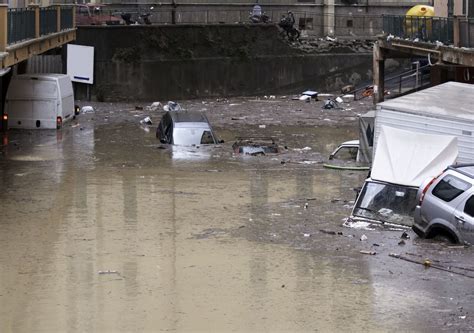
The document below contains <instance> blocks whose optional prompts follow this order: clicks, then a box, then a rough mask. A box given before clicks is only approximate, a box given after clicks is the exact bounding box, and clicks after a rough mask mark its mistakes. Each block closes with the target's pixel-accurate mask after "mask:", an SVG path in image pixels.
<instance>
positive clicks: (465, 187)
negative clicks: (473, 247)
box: [413, 164, 474, 244]
mask: <svg viewBox="0 0 474 333" xmlns="http://www.w3.org/2000/svg"><path fill="white" fill-rule="evenodd" d="M414 218H415V222H414V224H413V230H414V231H415V232H416V233H417V234H418V236H420V237H422V238H438V239H441V240H445V241H451V242H454V243H461V244H462V243H469V244H474V164H461V165H453V166H450V167H448V168H447V169H446V170H445V171H444V172H443V173H442V174H441V175H440V176H438V177H436V178H434V179H432V180H430V181H428V182H426V183H425V184H423V185H422V186H421V187H420V188H419V190H418V194H417V206H416V208H415V214H414Z"/></svg>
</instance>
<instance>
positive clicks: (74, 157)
mask: <svg viewBox="0 0 474 333" xmlns="http://www.w3.org/2000/svg"><path fill="white" fill-rule="evenodd" d="M128 130H129V129H126V128H125V129H124V128H123V127H114V126H110V127H103V128H100V130H97V129H96V130H95V131H93V130H92V129H86V130H84V131H75V130H73V129H71V130H70V131H69V132H65V133H64V134H63V137H62V139H61V140H60V141H59V142H58V141H56V143H55V144H54V145H49V146H48V145H46V146H43V145H42V146H34V145H33V146H31V147H28V148H26V147H25V149H24V150H22V151H21V152H19V153H17V152H15V151H14V147H10V146H9V147H8V150H9V151H8V153H7V154H6V155H5V156H6V157H5V158H4V159H2V160H0V167H1V169H0V170H1V172H2V174H1V177H0V184H1V187H2V189H3V192H2V193H1V194H0V200H1V201H2V207H3V212H4V214H3V216H2V219H1V223H0V266H1V271H0V302H1V306H0V318H1V320H0V331H2V332H4V331H25V332H29V331H36V330H43V331H49V332H52V331H147V330H149V331H157V330H178V331H185V330H193V331H196V330H204V331H231V330H235V331H263V330H266V331H277V330H280V331H314V330H322V331H328V330H331V331H332V330H336V331H346V330H357V331H362V330H369V331H371V330H372V331H379V330H380V329H384V323H383V322H382V323H381V322H378V321H377V320H376V318H374V317H373V298H374V297H375V296H374V291H373V288H372V287H371V284H370V280H371V277H370V273H369V270H368V267H367V266H366V261H365V260H364V258H360V257H357V259H355V258H350V257H343V256H336V257H334V256H333V255H332V254H331V253H329V252H327V251H326V250H325V247H324V245H323V244H322V245H321V246H318V247H317V248H315V249H314V250H313V251H299V250H295V249H294V248H292V247H291V246H288V245H287V244H285V242H278V241H276V242H275V243H274V244H272V243H270V242H267V241H259V238H260V236H262V237H263V236H264V235H266V234H272V233H275V234H277V233H278V234H280V235H284V231H282V230H281V226H280V225H279V224H278V223H279V219H278V218H277V217H278V215H272V213H273V211H272V209H271V206H272V205H274V204H278V203H282V202H288V201H291V200H293V199H307V198H311V199H314V200H313V201H312V202H311V204H312V205H314V211H315V216H319V217H321V216H324V217H326V218H328V219H329V220H330V219H331V217H330V215H328V212H327V206H326V205H325V202H326V201H328V200H330V199H331V198H333V197H344V196H347V193H346V192H347V187H348V185H347V182H358V181H359V177H358V176H354V175H347V174H344V173H335V172H327V171H325V170H323V169H322V168H320V167H318V166H316V167H313V166H310V167H304V166H303V167H301V166H297V167H291V166H287V165H281V164H280V163H279V161H276V162H274V163H269V162H268V160H265V159H261V158H260V159H238V158H237V159H236V158H234V157H233V156H232V154H227V153H222V155H221V158H211V159H206V160H204V161H203V160H197V161H186V162H185V163H172V162H171V159H172V157H171V156H170V154H169V152H162V151H160V150H158V149H156V148H155V147H153V143H154V142H155V141H153V140H154V138H153V137H152V135H151V137H145V138H143V137H141V138H142V140H143V142H141V143H140V144H139V143H138V142H139V141H138V140H139V139H137V138H136V136H135V139H134V140H130V137H133V136H130V135H124V131H128ZM130 131H132V132H133V131H134V130H133V129H132V130H130ZM137 131H139V129H137ZM133 133H134V134H135V135H137V134H136V133H135V132H133ZM137 133H142V132H137ZM152 134H153V133H152ZM333 134H334V133H333ZM142 135H143V134H142ZM145 135H146V134H145ZM316 136H317V135H316ZM342 136H344V135H342ZM290 137H291V136H290ZM334 137H335V139H336V140H338V141H341V140H340V139H339V137H338V136H337V135H335V136H334ZM54 139H56V138H54ZM342 139H344V138H342ZM18 140H19V141H21V140H22V139H20V138H18ZM298 140H302V139H301V138H298ZM293 144H295V145H296V143H293ZM298 144H299V143H298ZM308 144H311V143H307V142H305V143H304V145H305V146H306V145H308ZM318 144H320V143H317V144H316V143H315V146H317V145H318ZM137 145H140V147H139V149H138V147H137ZM47 147H48V148H47ZM229 147H230V145H229ZM229 147H227V146H224V147H223V148H222V149H223V150H225V149H227V148H229ZM10 150H12V151H10ZM53 150H54V151H55V152H56V154H57V155H56V157H57V158H52V159H45V160H42V161H25V160H22V159H15V158H10V157H14V156H19V155H20V154H24V153H26V154H30V155H31V156H39V155H41V156H44V155H48V154H52V153H51V151H53ZM53 155H54V154H53ZM19 173H21V174H22V176H17V175H16V174H19ZM350 195H352V194H350ZM272 216H273V217H272ZM297 218H299V217H297V216H296V217H295V219H297ZM310 222H311V221H310V220H308V223H310ZM330 223H333V224H334V225H339V224H340V220H339V219H334V220H330ZM250 227H254V228H255V230H256V232H257V233H256V234H245V229H246V228H250ZM242 229H243V230H244V231H243V234H242V235H243V236H240V237H235V236H233V235H234V231H235V230H242ZM206 230H207V231H206ZM213 230H214V231H215V230H218V231H219V232H215V233H213ZM252 230H253V229H252ZM203 231H206V233H205V234H206V235H208V236H206V237H195V235H199V234H203ZM245 235H246V236H245ZM263 238H264V237H263ZM275 239H276V238H275ZM99 271H101V272H102V274H99ZM103 272H105V273H103ZM354 281H363V282H362V283H356V284H355V283H354ZM382 306H383V305H382ZM385 328H386V327H385Z"/></svg>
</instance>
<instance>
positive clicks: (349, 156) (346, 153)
mask: <svg viewBox="0 0 474 333" xmlns="http://www.w3.org/2000/svg"><path fill="white" fill-rule="evenodd" d="M358 150H359V148H358V147H348V146H344V147H341V148H339V149H338V150H337V151H336V153H335V154H334V158H335V159H338V160H355V159H356V158H357V151H358Z"/></svg>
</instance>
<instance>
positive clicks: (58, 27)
mask: <svg viewBox="0 0 474 333" xmlns="http://www.w3.org/2000/svg"><path fill="white" fill-rule="evenodd" d="M60 31H61V6H56V32H60Z"/></svg>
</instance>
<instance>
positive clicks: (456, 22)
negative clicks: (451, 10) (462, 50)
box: [453, 16, 461, 47]
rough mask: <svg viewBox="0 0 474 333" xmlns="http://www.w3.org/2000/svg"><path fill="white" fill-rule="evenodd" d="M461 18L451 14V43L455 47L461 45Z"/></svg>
mask: <svg viewBox="0 0 474 333" xmlns="http://www.w3.org/2000/svg"><path fill="white" fill-rule="evenodd" d="M460 23H461V20H460V19H459V16H453V44H454V46H455V47H459V46H460V45H461V43H460V40H461V31H460V30H461V29H460Z"/></svg>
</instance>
